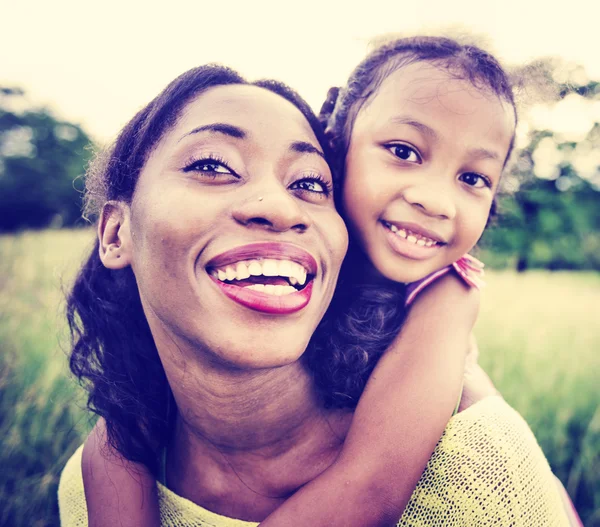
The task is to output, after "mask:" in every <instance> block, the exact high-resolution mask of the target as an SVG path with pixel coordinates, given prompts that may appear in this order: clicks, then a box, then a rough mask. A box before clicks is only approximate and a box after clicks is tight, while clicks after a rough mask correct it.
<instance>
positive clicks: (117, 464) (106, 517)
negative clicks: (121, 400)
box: [81, 419, 160, 527]
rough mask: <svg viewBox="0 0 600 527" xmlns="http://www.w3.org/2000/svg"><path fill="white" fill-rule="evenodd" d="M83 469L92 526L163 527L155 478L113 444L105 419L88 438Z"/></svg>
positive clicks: (82, 464) (82, 463)
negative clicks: (108, 435) (126, 457)
mask: <svg viewBox="0 0 600 527" xmlns="http://www.w3.org/2000/svg"><path fill="white" fill-rule="evenodd" d="M81 469H82V473H83V486H84V489H85V501H86V503H87V511H88V525H89V526H90V527H106V526H107V525H118V526H120V527H141V526H147V527H159V526H160V513H159V508H158V495H157V492H156V481H155V479H154V477H153V476H152V474H151V473H150V471H149V470H148V469H147V468H146V467H145V466H144V465H141V464H138V463H132V462H130V461H127V460H126V459H124V458H123V457H122V456H121V455H120V454H119V453H118V452H116V451H115V450H114V449H113V448H112V447H111V446H110V444H109V443H108V441H107V436H106V425H105V422H104V420H103V419H99V420H98V423H97V424H96V426H95V427H94V429H93V430H92V431H91V432H90V435H89V436H88V438H87V439H86V441H85V445H84V447H83V456H82V462H81Z"/></svg>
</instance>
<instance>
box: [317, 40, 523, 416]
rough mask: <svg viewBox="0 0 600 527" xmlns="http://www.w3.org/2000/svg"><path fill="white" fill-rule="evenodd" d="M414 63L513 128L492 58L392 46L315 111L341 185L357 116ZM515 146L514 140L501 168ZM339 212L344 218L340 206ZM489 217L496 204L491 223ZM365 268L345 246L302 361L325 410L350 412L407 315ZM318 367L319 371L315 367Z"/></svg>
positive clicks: (420, 44) (504, 82)
mask: <svg viewBox="0 0 600 527" xmlns="http://www.w3.org/2000/svg"><path fill="white" fill-rule="evenodd" d="M420 61H426V62H430V63H433V64H435V65H436V66H438V67H441V68H444V69H445V71H447V72H448V73H450V74H451V75H452V76H453V77H455V78H459V79H464V80H467V81H469V82H470V83H471V84H473V85H474V86H475V87H477V88H479V89H482V90H489V91H491V92H492V93H494V94H495V95H497V96H498V97H499V98H501V99H502V100H504V101H506V102H508V103H509V104H510V105H511V106H512V108H513V109H514V111H515V124H516V118H517V112H516V106H515V99H514V94H513V88H512V83H511V80H510V78H509V76H508V74H507V73H506V72H505V71H504V69H503V68H502V67H501V66H500V64H499V63H498V61H497V60H496V59H495V58H494V57H493V56H492V55H490V54H489V53H487V52H486V51H483V50H482V49H480V48H478V47H476V46H473V45H464V44H460V43H459V42H457V41H455V40H452V39H449V38H444V37H425V36H422V37H413V38H402V39H397V40H394V41H391V42H388V43H387V44H384V45H383V46H381V47H379V48H377V49H375V50H374V51H373V52H372V53H370V54H369V55H368V56H367V57H366V58H365V59H364V60H363V61H362V62H361V63H360V64H359V65H358V66H357V67H356V69H355V70H354V71H353V72H352V73H351V75H350V78H349V79H348V82H347V84H346V86H345V87H343V88H330V90H329V92H328V94H327V99H326V100H325V102H324V103H323V106H322V108H321V112H320V115H319V119H320V121H321V124H322V125H323V126H324V127H325V128H326V129H327V135H328V138H329V140H330V143H331V145H332V147H333V149H334V152H335V165H334V169H335V173H337V174H339V175H340V176H341V179H342V180H343V177H344V168H345V160H346V155H347V153H348V148H349V146H350V139H351V135H352V128H353V126H354V122H355V119H356V116H357V115H358V112H359V111H360V109H361V108H362V107H363V105H364V104H365V103H366V102H367V101H369V99H371V98H372V97H374V96H375V94H376V93H377V90H378V89H379V87H380V86H381V84H382V82H383V81H384V80H385V79H386V78H387V77H388V76H389V75H391V74H392V73H394V72H395V71H397V70H398V69H399V68H402V67H404V66H407V65H409V64H412V63H415V62H420ZM513 143H514V135H513V139H512V140H511V143H510V146H509V151H508V153H507V156H506V160H505V164H506V161H507V160H508V158H509V157H510V154H511V152H512V148H513ZM342 184H343V181H339V182H338V186H341V185H342ZM338 198H339V194H338ZM338 207H339V210H343V209H342V207H341V202H340V200H339V199H338ZM495 213H496V203H495V200H494V202H493V204H492V208H491V210H490V218H491V217H493V216H494V215H495ZM367 266H368V263H367V262H366V257H365V256H364V254H362V253H361V251H360V249H358V248H357V247H356V246H354V245H352V244H351V248H350V250H349V253H348V256H347V257H346V260H345V262H344V266H343V267H342V273H341V276H340V286H339V287H338V289H337V291H336V296H335V298H334V302H333V303H332V308H331V309H330V312H331V313H330V315H329V316H328V317H326V319H325V320H324V321H323V323H322V324H321V326H320V328H319V331H318V332H317V334H316V335H315V339H314V346H312V347H311V348H309V350H308V351H307V353H306V360H307V361H308V363H309V364H311V365H313V367H312V368H311V369H312V371H314V372H316V373H315V379H316V381H317V385H318V386H319V388H320V391H321V393H322V394H324V397H325V403H326V404H327V405H328V406H342V407H343V406H350V407H351V406H354V405H356V403H357V402H358V398H359V397H360V394H361V393H362V390H363V388H364V384H365V382H366V380H367V379H368V376H369V375H370V374H371V372H372V371H373V368H374V367H375V365H376V364H377V361H378V360H379V357H380V356H381V354H382V353H383V352H384V351H385V350H386V349H387V348H388V347H389V345H390V344H391V342H392V340H393V339H394V338H395V336H396V335H397V334H398V332H399V331H400V328H401V326H402V323H403V321H404V318H405V315H406V309H405V302H404V300H405V287H404V285H403V284H396V283H393V282H387V283H382V282H379V283H378V284H372V285H368V284H367V282H366V281H365V279H364V276H362V275H361V274H362V273H364V269H365V268H366V267H367ZM336 309H337V311H338V312H337V316H335V315H334V311H335V310H336ZM316 364H318V367H314V365H316Z"/></svg>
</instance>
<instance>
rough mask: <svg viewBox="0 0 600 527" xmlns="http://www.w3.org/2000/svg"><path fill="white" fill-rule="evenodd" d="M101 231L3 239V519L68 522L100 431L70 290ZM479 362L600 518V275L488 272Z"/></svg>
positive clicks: (595, 519)
mask: <svg viewBox="0 0 600 527" xmlns="http://www.w3.org/2000/svg"><path fill="white" fill-rule="evenodd" d="M92 239H93V233H92V232H91V231H89V230H88V231H69V230H63V231H43V232H26V233H23V234H21V235H18V236H2V237H0V438H2V439H1V440H0V441H1V443H0V445H1V446H0V467H2V470H0V526H5V525H6V526H9V525H10V526H11V527H20V526H38V527H40V526H50V525H58V509H57V504H56V490H57V485H58V476H59V474H60V470H61V468H62V466H63V465H64V463H65V462H66V460H67V459H68V456H69V455H70V454H71V453H72V452H73V450H74V449H75V448H76V446H77V445H78V444H79V443H80V442H81V440H82V438H83V437H84V434H85V433H86V431H87V430H88V428H89V417H88V415H87V413H86V412H85V411H84V410H83V406H84V402H85V399H84V397H83V394H82V392H81V390H79V389H78V388H76V386H75V384H74V382H73V381H72V380H71V379H70V378H69V377H68V373H67V372H68V368H67V359H66V350H67V347H68V346H67V342H68V339H67V338H66V337H67V336H66V327H65V322H64V314H63V310H64V306H63V294H62V287H68V285H69V283H70V281H71V280H72V277H73V275H74V272H75V270H76V269H77V266H78V264H79V262H80V261H81V259H82V258H83V255H84V254H85V252H86V251H87V250H88V249H89V246H90V245H91V242H92ZM487 281H488V287H487V288H486V290H485V292H484V299H483V304H482V311H481V316H480V320H479V322H478V325H477V328H476V333H477V337H478V341H479V347H480V350H481V359H480V362H481V364H482V365H483V367H484V368H485V369H486V370H487V371H488V372H489V374H490V376H491V377H492V379H493V380H494V381H495V382H496V384H497V386H498V387H499V389H500V390H501V391H502V393H503V395H504V396H505V398H506V399H507V400H508V401H509V402H510V403H511V404H512V405H513V406H514V407H515V408H516V409H517V410H519V411H520V412H521V413H522V415H523V416H524V417H525V419H526V420H527V421H528V422H529V424H530V425H531V427H532V429H533V431H534V432H535V434H536V436H537V438H538V441H539V442H540V445H541V446H542V448H543V450H544V452H545V453H546V455H547V457H548V459H549V461H550V463H551V465H552V467H553V469H554V470H555V472H556V474H557V475H558V476H559V477H560V479H561V480H562V481H563V482H564V484H565V486H566V487H567V489H568V491H569V493H570V494H571V496H572V497H573V499H574V501H575V503H576V506H577V508H578V510H579V512H580V514H581V516H582V517H583V519H584V522H585V524H586V525H589V526H593V525H596V526H600V457H599V451H600V410H599V409H598V408H599V407H600V404H599V402H600V401H599V396H598V389H597V384H598V382H597V381H598V372H600V324H598V314H597V313H598V307H597V306H599V305H600V275H598V274H592V273H547V272H529V273H526V274H521V275H518V274H516V273H513V272H495V273H492V272H490V273H489V276H488V280H487Z"/></svg>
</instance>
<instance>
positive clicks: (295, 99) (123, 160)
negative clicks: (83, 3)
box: [67, 65, 331, 474]
mask: <svg viewBox="0 0 600 527" xmlns="http://www.w3.org/2000/svg"><path fill="white" fill-rule="evenodd" d="M228 84H249V83H248V82H246V81H245V80H244V79H243V78H242V77H241V76H240V75H238V74H237V73H236V72H234V71H233V70H230V69H228V68H225V67H222V66H215V65H208V66H202V67H198V68H194V69H192V70H189V71H187V72H186V73H184V74H182V75H181V76H180V77H178V78H177V79H175V80H174V81H173V82H171V83H170V84H169V85H168V86H167V87H166V88H165V89H164V90H163V91H162V92H161V93H160V94H159V95H158V96H157V97H156V98H155V99H154V100H153V101H151V102H150V103H149V104H148V105H147V106H146V107H144V108H143V109H142V110H140V111H139V112H138V113H137V115H136V116H135V117H134V118H133V119H132V120H131V121H129V123H127V125H126V126H125V128H123V130H122V131H121V133H120V134H119V136H118V137H117V139H116V141H115V143H114V145H113V146H112V147H111V148H109V149H108V150H107V151H105V152H104V153H103V154H100V155H99V156H98V157H97V158H96V160H95V161H94V162H93V163H92V164H91V166H90V168H89V170H88V174H87V179H86V208H85V214H86V215H87V216H88V217H90V216H95V215H98V213H99V211H100V210H101V207H102V206H103V204H104V203H105V202H106V201H108V200H119V201H125V202H127V203H130V202H131V199H132V197H133V193H134V191H135V186H136V183H137V180H138V178H139V175H140V172H141V170H142V168H143V167H144V164H145V163H146V160H147V159H148V156H149V155H150V153H151V152H152V150H153V148H154V147H155V146H156V144H157V143H158V142H159V141H160V139H161V138H162V137H163V136H164V134H165V133H166V132H168V131H169V129H170V128H172V127H173V126H174V125H175V123H176V121H177V119H178V118H179V116H180V114H181V112H182V111H183V109H184V108H185V107H186V106H187V104H188V103H190V102H191V101H192V100H193V99H194V98H195V97H198V96H199V95H200V94H202V93H203V92H204V91H206V90H208V89H209V88H211V87H215V86H222V85H228ZM253 85H255V86H258V87H261V88H264V89H267V90H270V91H272V92H274V93H276V94H278V95H280V96H281V97H283V98H285V99H287V100H288V101H290V102H291V103H292V104H294V105H295V106H296V107H297V108H298V109H299V110H300V111H301V112H302V114H303V115H304V116H305V117H306V119H307V120H308V122H309V123H310V126H311V128H312V130H313V132H314V133H315V135H316V137H317V139H318V141H319V142H320V144H321V146H322V148H323V149H324V153H325V156H326V158H327V159H329V160H330V159H331V151H330V148H329V146H328V142H327V141H326V139H325V135H324V133H323V129H322V127H321V125H320V123H319V121H318V119H317V118H316V116H315V115H314V113H313V112H312V111H311V109H310V107H309V106H308V105H307V104H306V103H305V102H304V101H303V100H302V99H301V98H300V97H299V96H298V95H297V94H296V93H295V92H294V91H292V90H291V89H290V88H288V87H286V86H285V85H283V84H281V83H278V82H275V81H260V82H256V83H253ZM98 249H99V242H98V241H96V243H95V246H94V248H93V249H92V251H91V253H90V255H89V257H88V259H87V261H86V262H85V263H84V265H83V266H82V268H81V269H80V271H79V274H78V276H77V278H76V281H75V284H74V286H73V288H72V290H71V292H70V294H69V295H68V299H67V319H68V322H69V326H70V330H71V338H72V352H71V356H70V367H71V371H72V372H73V373H74V374H75V375H76V376H77V377H78V379H79V381H80V382H81V383H82V384H84V385H85V386H86V388H87V390H88V391H89V397H88V408H89V409H90V410H92V411H93V412H95V413H96V414H98V415H99V416H101V417H103V418H104V419H105V420H106V424H107V431H108V439H109V441H110V443H111V445H112V446H113V447H115V448H116V449H117V450H118V451H119V452H120V453H121V454H122V455H123V456H124V457H126V458H127V459H129V460H131V461H135V462H141V463H144V464H145V465H146V466H147V467H148V468H149V469H150V470H151V471H152V472H153V473H154V474H157V469H158V453H159V452H160V449H161V448H162V447H164V446H165V445H166V444H167V442H168V440H169V437H170V433H171V431H172V424H173V423H172V417H173V414H174V412H169V408H174V407H175V406H174V401H173V395H172V393H171V390H170V388H169V384H168V382H167V379H166V376H165V372H164V370H163V367H162V365H161V362H160V360H159V356H158V352H157V350H156V346H155V344H154V340H153V338H152V334H151V332H150V328H149V326H148V323H147V321H146V317H145V315H144V311H143V309H142V305H141V301H140V296H139V292H138V289H137V285H136V280H135V276H134V274H133V271H132V270H131V268H129V267H128V268H126V269H122V270H110V269H107V268H106V267H104V265H103V264H102V262H101V261H100V257H99V251H98Z"/></svg>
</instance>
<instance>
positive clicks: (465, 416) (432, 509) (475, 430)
mask: <svg viewBox="0 0 600 527" xmlns="http://www.w3.org/2000/svg"><path fill="white" fill-rule="evenodd" d="M423 514H427V515H428V517H429V518H430V520H429V522H428V523H427V522H426V523H425V524H426V525H428V526H431V527H434V526H437V525H514V526H532V527H533V526H538V525H544V526H561V525H568V520H567V518H566V516H565V513H564V509H563V505H562V501H561V496H560V494H559V492H558V487H557V484H556V480H555V478H554V476H553V474H552V471H551V470H550V467H549V465H548V462H547V461H546V458H545V456H544V454H543V452H542V450H541V449H540V447H539V445H538V443H537V441H536V439H535V437H534V435H533V433H532V432H531V429H530V428H529V426H528V425H527V423H526V422H525V420H524V419H523V418H522V417H521V416H520V415H519V413H518V412H516V411H515V410H514V409H513V408H511V407H510V405H508V404H507V403H506V402H505V401H504V399H502V398H501V397H499V396H492V397H487V398H485V399H483V400H481V401H479V402H477V403H475V404H474V405H472V406H471V407H469V408H468V409H466V410H464V411H463V412H460V413H458V414H457V415H455V416H454V417H453V418H452V419H451V420H450V422H449V423H448V426H447V428H446V430H445V432H444V434H443V436H442V438H441V439H440V441H439V443H438V445H437V447H436V449H435V451H434V453H433V455H432V457H431V459H430V460H429V463H428V464H427V467H426V469H425V471H424V473H423V476H422V477H421V480H420V481H419V484H418V485H417V488H416V490H415V492H414V494H413V496H412V498H411V501H410V502H409V504H408V506H407V508H406V510H405V513H404V515H403V516H402V519H401V522H400V524H399V525H413V524H419V520H420V519H422V518H423Z"/></svg>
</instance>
